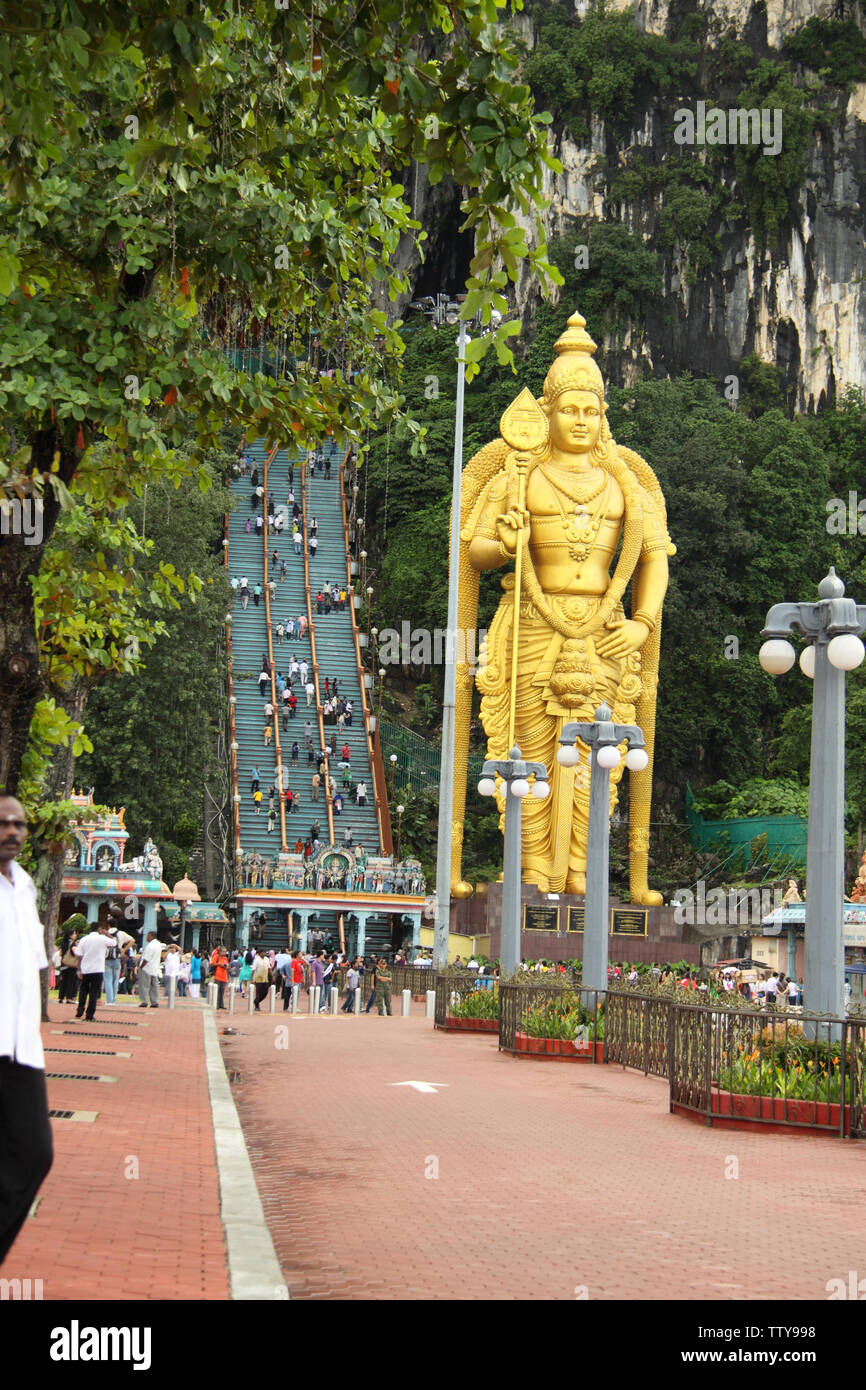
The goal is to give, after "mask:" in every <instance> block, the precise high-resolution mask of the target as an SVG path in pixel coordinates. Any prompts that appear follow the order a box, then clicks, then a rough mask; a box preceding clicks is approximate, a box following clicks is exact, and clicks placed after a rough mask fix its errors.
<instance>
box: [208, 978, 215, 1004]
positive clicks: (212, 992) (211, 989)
mask: <svg viewBox="0 0 866 1390" xmlns="http://www.w3.org/2000/svg"><path fill="white" fill-rule="evenodd" d="M207 1003H208V1008H209V1009H215V1008H216V984H215V983H214V981H213V980H211V982H210V984H209V985H208V987H207Z"/></svg>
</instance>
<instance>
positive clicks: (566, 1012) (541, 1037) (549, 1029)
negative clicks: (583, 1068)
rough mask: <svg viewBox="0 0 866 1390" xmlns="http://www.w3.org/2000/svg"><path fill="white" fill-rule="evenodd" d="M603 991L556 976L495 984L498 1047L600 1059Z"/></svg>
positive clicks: (530, 1053)
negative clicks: (553, 980) (553, 979)
mask: <svg viewBox="0 0 866 1390" xmlns="http://www.w3.org/2000/svg"><path fill="white" fill-rule="evenodd" d="M604 1008H605V992H604V991H603V990H589V989H587V990H580V989H576V988H574V987H573V986H571V985H570V984H568V983H566V981H565V980H564V978H562V977H560V982H559V983H558V984H555V983H551V981H550V977H549V976H548V977H547V978H546V979H544V980H543V981H531V980H530V981H520V982H519V983H517V984H504V985H501V986H500V989H499V1049H500V1051H501V1052H513V1053H516V1054H517V1055H518V1056H536V1057H538V1056H542V1057H560V1058H563V1059H567V1060H569V1061H588V1062H598V1061H601V1060H602V1059H603V1044H604V1035H605V1017H604Z"/></svg>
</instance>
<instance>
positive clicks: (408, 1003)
mask: <svg viewBox="0 0 866 1390" xmlns="http://www.w3.org/2000/svg"><path fill="white" fill-rule="evenodd" d="M411 1012H412V991H411V989H404V990H403V1008H402V1010H401V1014H402V1016H403V1018H408V1017H409V1015H410V1014H411Z"/></svg>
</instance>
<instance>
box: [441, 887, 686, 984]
mask: <svg viewBox="0 0 866 1390" xmlns="http://www.w3.org/2000/svg"><path fill="white" fill-rule="evenodd" d="M520 898H521V916H522V926H523V930H522V932H521V938H520V954H521V956H522V957H525V958H526V959H527V960H541V959H544V960H554V961H558V960H582V959H583V931H582V930H581V928H582V926H583V908H584V898H583V897H582V896H578V895H577V894H575V893H560V894H559V895H558V899H556V898H555V899H554V900H552V899H551V897H550V895H549V894H548V893H542V892H540V891H539V890H538V889H537V888H536V887H535V886H534V884H528V883H524V884H523V885H522V888H521V893H520ZM610 912H611V926H612V928H613V930H612V932H611V936H610V944H609V958H610V960H611V962H614V961H619V960H622V961H634V962H640V961H646V962H648V963H649V962H652V961H657V962H658V963H659V964H662V965H663V964H664V963H665V962H666V961H668V960H680V959H684V960H687V961H689V962H693V963H694V964H695V965H697V964H698V963H699V959H700V957H699V948H698V944H697V941H696V940H695V933H694V932H692V931H690V930H689V928H688V927H685V928H684V927H683V926H681V925H680V924H679V923H677V922H676V921H675V919H674V909H673V908H672V907H640V906H638V905H636V904H633V903H624V902H621V901H620V900H619V899H618V898H611V899H610ZM451 930H452V931H455V932H465V933H466V934H467V935H472V936H476V937H477V936H484V935H489V937H490V949H489V952H488V953H487V954H489V955H490V956H491V957H497V956H498V955H499V943H500V940H501V932H502V884H501V883H491V884H489V885H488V887H487V892H486V894H484V895H478V894H477V893H476V895H475V896H474V897H472V898H468V899H466V900H464V901H462V902H457V901H453V902H452V905H451ZM684 938H685V939H684ZM689 938H690V939H689Z"/></svg>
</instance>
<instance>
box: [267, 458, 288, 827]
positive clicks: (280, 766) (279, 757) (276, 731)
mask: <svg viewBox="0 0 866 1390" xmlns="http://www.w3.org/2000/svg"><path fill="white" fill-rule="evenodd" d="M278 447H279V446H278V445H276V444H275V445H274V447H273V449H272V450H271V452H270V453H269V454H268V456H267V458H266V459H265V461H264V465H263V468H262V472H263V474H264V489H265V499H264V500H265V505H264V508H263V516H264V521H265V524H264V526H263V527H262V538H263V540H264V542H265V582H264V591H265V630H266V632H267V639H268V662H269V663H270V668H271V673H270V674H271V704H272V705H273V707H274V752H275V754H276V758H277V787H278V790H279V798H280V841H281V845H282V851H283V853H284V854H285V852H286V850H287V849H288V845H287V844H286V799H285V797H284V796H283V791H284V788H283V753H282V747H281V745H280V718H279V709H278V707H277V678H276V673H275V671H274V635H273V631H272V629H271V591H270V589H269V588H268V579H269V575H270V568H269V566H270V559H271V546H270V535H271V532H270V527H269V525H268V468H269V467H270V465H271V463H272V462H273V460H274V458H275V456H276V453H277V448H278Z"/></svg>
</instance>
